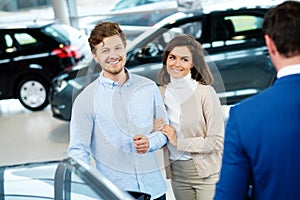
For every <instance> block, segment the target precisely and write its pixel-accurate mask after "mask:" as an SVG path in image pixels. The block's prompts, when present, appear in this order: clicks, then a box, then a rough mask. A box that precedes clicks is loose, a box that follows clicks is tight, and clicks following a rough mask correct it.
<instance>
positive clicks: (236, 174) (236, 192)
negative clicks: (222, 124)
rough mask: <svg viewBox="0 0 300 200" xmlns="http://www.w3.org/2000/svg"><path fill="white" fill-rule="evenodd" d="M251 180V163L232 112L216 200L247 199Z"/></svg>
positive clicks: (226, 135)
mask: <svg viewBox="0 0 300 200" xmlns="http://www.w3.org/2000/svg"><path fill="white" fill-rule="evenodd" d="M231 111H232V110H231ZM249 180H250V161H249V159H248V158H247V156H246V155H245V152H244V151H243V147H242V145H241V142H240V133H239V131H238V129H237V126H236V123H235V115H234V113H233V112H230V117H229V120H228V122H227V126H226V131H225V142H224V153H223V160H222V167H221V174H220V180H219V182H218V183H217V187H216V194H215V200H227V199H228V200H232V199H247V198H246V197H247V195H248V190H249Z"/></svg>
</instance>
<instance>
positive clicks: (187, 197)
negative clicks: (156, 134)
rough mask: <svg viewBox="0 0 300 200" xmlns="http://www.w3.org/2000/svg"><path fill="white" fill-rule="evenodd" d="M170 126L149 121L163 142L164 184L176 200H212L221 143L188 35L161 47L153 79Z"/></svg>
mask: <svg viewBox="0 0 300 200" xmlns="http://www.w3.org/2000/svg"><path fill="white" fill-rule="evenodd" d="M159 80H160V84H161V85H162V86H161V91H162V95H163V97H164V102H165V105H166V108H167V111H168V114H169V118H170V125H167V124H165V123H164V121H163V120H160V119H156V120H154V129H155V130H162V132H163V133H164V134H165V135H166V136H167V137H168V140H169V143H168V145H167V146H168V149H167V152H165V153H168V154H169V155H168V156H169V157H168V159H167V161H170V162H169V163H165V164H166V172H167V178H171V184H172V188H173V193H174V196H175V197H176V199H177V200H191V199H201V200H208V199H213V197H214V192H215V185H216V182H217V181H218V179H219V170H220V167H221V157H222V151H223V139H224V120H223V113H222V110H221V104H220V100H219V98H218V96H217V94H216V92H215V90H214V88H213V87H212V86H210V84H212V82H213V77H212V74H211V72H210V69H209V67H208V65H207V64H206V62H205V59H204V53H203V49H202V47H201V44H200V43H198V42H197V41H196V40H195V38H194V37H193V36H191V35H185V34H183V35H178V36H176V37H174V38H173V39H172V40H171V41H170V42H169V43H168V44H167V46H166V47H165V50H164V53H163V68H162V69H161V71H160V73H159Z"/></svg>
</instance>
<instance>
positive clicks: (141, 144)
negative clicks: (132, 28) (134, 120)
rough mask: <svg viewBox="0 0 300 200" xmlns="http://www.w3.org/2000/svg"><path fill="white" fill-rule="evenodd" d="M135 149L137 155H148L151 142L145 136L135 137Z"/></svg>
mask: <svg viewBox="0 0 300 200" xmlns="http://www.w3.org/2000/svg"><path fill="white" fill-rule="evenodd" d="M133 144H134V148H135V150H136V152H137V153H139V154H142V153H146V152H147V150H148V148H149V140H148V138H147V137H146V136H145V135H142V134H138V135H136V136H134V137H133Z"/></svg>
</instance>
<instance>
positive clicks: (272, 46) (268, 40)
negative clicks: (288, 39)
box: [265, 35, 277, 54]
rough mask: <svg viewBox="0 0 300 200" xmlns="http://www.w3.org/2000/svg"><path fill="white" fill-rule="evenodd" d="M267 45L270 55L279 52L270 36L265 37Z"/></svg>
mask: <svg viewBox="0 0 300 200" xmlns="http://www.w3.org/2000/svg"><path fill="white" fill-rule="evenodd" d="M265 41H266V45H267V47H268V50H269V53H270V54H275V53H276V52H277V47H276V45H275V43H274V41H273V40H272V38H271V37H270V36H269V35H265Z"/></svg>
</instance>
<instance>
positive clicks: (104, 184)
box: [0, 157, 142, 200]
mask: <svg viewBox="0 0 300 200" xmlns="http://www.w3.org/2000/svg"><path fill="white" fill-rule="evenodd" d="M0 199H6V200H9V199H11V200H12V199H14V200H28V199H30V200H35V199H36V200H38V199H39V200H42V199H56V200H107V199H109V200H133V199H136V198H133V197H132V196H131V195H129V193H127V192H125V191H122V190H121V189H119V188H118V187H117V186H116V185H115V184H113V183H112V182H110V181H109V180H108V179H107V178H105V177H104V176H103V175H102V174H101V173H100V172H99V171H96V170H95V169H93V168H91V167H90V166H87V165H86V164H85V163H82V162H81V161H79V160H76V159H74V158H71V157H68V158H65V159H63V160H57V161H44V162H43V161H41V162H32V163H24V164H16V165H10V166H1V167H0ZM140 199H142V198H140Z"/></svg>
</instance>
